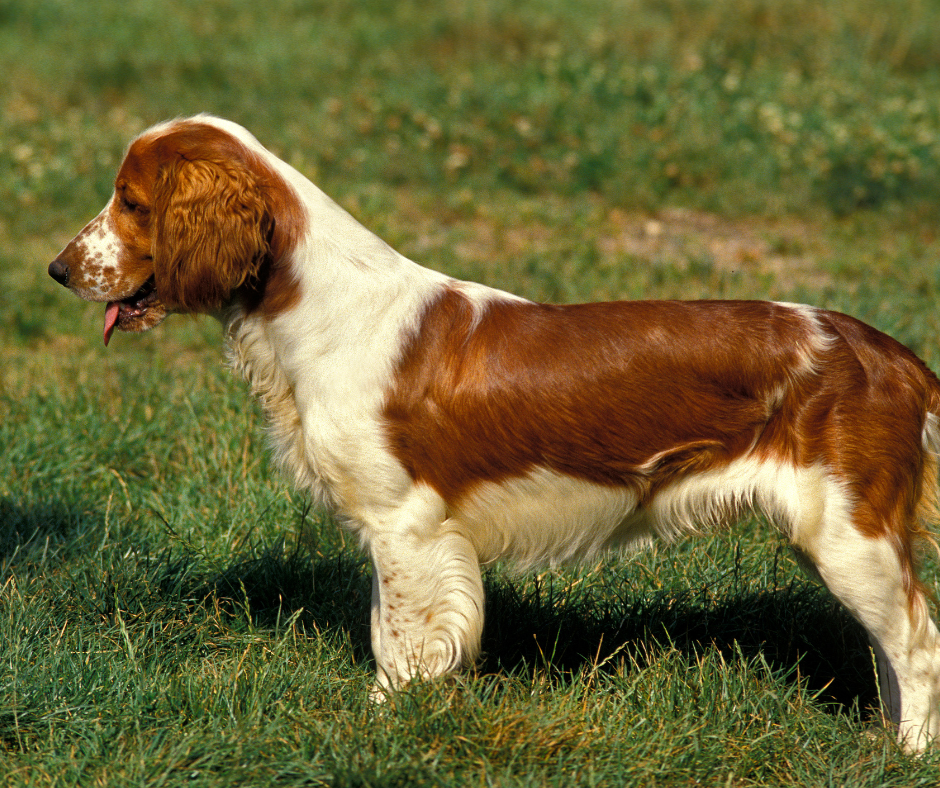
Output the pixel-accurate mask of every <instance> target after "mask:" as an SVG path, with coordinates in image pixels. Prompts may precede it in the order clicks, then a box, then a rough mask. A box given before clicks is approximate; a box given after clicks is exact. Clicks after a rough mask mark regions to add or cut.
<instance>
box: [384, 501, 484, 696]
mask: <svg viewBox="0 0 940 788" xmlns="http://www.w3.org/2000/svg"><path fill="white" fill-rule="evenodd" d="M453 525H454V524H453V523H452V522H451V521H448V520H445V521H443V522H437V523H434V524H433V525H432V524H429V523H414V522H400V523H398V524H397V527H394V528H391V529H389V528H388V527H386V528H384V529H383V532H382V533H381V534H377V535H376V536H375V538H373V539H372V540H371V541H370V545H369V549H370V553H371V557H372V650H373V653H374V654H375V661H376V664H377V669H378V672H377V677H376V687H375V692H374V693H373V697H375V698H376V699H381V698H382V697H383V696H384V694H385V693H386V692H387V691H388V690H390V689H394V688H396V687H399V686H401V685H403V684H406V683H407V682H408V681H409V680H410V679H411V678H413V677H414V676H418V675H420V676H424V677H434V676H440V675H443V674H445V673H448V672H449V671H452V670H455V669H457V668H459V667H461V666H462V665H467V664H470V663H472V662H473V661H474V659H476V657H477V654H478V653H479V650H480V634H481V632H482V629H483V581H482V578H481V575H480V564H479V560H478V558H477V554H476V550H475V549H474V547H473V545H472V544H471V543H470V541H469V540H468V539H467V538H466V537H465V536H464V535H463V534H462V533H460V531H459V530H458V529H457V528H455V527H453Z"/></svg>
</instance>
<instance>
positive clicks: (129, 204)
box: [121, 196, 150, 215]
mask: <svg viewBox="0 0 940 788" xmlns="http://www.w3.org/2000/svg"><path fill="white" fill-rule="evenodd" d="M121 207H122V208H123V209H124V210H125V211H127V212H128V213H137V214H140V215H145V214H147V213H149V210H150V209H149V208H146V207H145V206H143V205H141V204H140V203H136V202H134V201H133V200H129V199H127V197H126V196H122V197H121Z"/></svg>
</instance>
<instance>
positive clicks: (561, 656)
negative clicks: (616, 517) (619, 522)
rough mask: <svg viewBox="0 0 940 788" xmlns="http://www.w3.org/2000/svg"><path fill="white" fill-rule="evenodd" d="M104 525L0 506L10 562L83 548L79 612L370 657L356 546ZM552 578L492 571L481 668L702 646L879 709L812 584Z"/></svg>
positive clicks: (592, 660) (639, 659)
mask: <svg viewBox="0 0 940 788" xmlns="http://www.w3.org/2000/svg"><path fill="white" fill-rule="evenodd" d="M95 521H97V522H95ZM101 523H102V516H101V514H100V513H97V514H96V513H95V512H88V511H87V510H83V511H81V512H80V513H79V512H78V509H77V508H73V507H69V506H57V505H50V506H48V507H38V508H34V509H31V510H29V511H24V510H22V509H18V508H17V507H16V506H15V505H14V504H13V503H12V502H10V501H9V500H7V499H3V500H0V565H8V564H9V562H10V561H13V560H15V561H20V560H22V559H23V558H24V557H26V556H27V554H30V553H31V554H32V557H33V558H35V559H37V560H38V558H39V556H40V555H42V554H43V550H45V549H47V546H48V545H49V544H52V545H53V546H55V545H63V544H66V545H68V544H69V543H71V545H73V546H72V547H69V546H66V547H65V548H64V550H63V552H65V553H68V552H71V551H73V550H74V551H75V552H76V553H77V558H76V561H77V562H79V563H75V564H74V565H72V564H71V562H69V561H66V562H65V566H64V567H63V568H64V569H65V575H66V576H67V578H68V579H65V578H64V577H60V580H59V581H57V582H60V583H65V585H67V586H68V587H67V588H66V587H65V586H60V587H59V589H58V591H59V593H61V594H62V595H63V596H62V597H61V598H62V599H63V604H67V605H68V606H70V607H71V608H72V609H73V610H74V609H75V607H78V608H81V609H83V610H84V612H85V614H86V615H90V616H93V617H98V616H103V617H107V618H110V617H112V616H113V615H114V613H115V611H117V610H119V611H121V612H122V614H123V615H124V617H125V618H127V619H128V620H130V619H131V618H134V617H140V618H141V619H147V618H150V617H153V616H155V615H159V616H166V615H169V616H171V617H174V618H180V619H181V620H182V619H187V618H188V617H189V616H190V615H191V612H187V611H192V609H193V606H196V607H202V608H217V609H218V610H220V611H221V612H222V613H223V615H225V616H226V617H227V618H229V620H231V621H233V622H234V621H237V620H241V621H244V620H245V619H246V614H247V616H249V617H250V619H251V621H252V623H253V624H254V625H255V626H258V627H261V628H270V629H277V628H278V627H279V626H282V625H283V624H284V622H287V621H288V620H292V621H293V623H294V624H295V625H296V626H298V627H299V629H300V630H301V631H302V632H306V633H307V634H308V635H309V636H311V637H313V636H315V633H316V632H318V631H319V632H325V631H334V632H341V633H343V634H344V636H345V638H346V639H347V642H348V643H349V647H350V648H352V649H353V652H354V654H353V656H354V659H355V661H356V662H357V663H361V662H362V661H367V660H371V651H370V645H369V629H368V621H369V612H368V611H369V601H370V596H371V585H370V582H371V578H370V570H369V567H368V562H367V560H366V559H365V558H364V557H363V556H362V555H361V554H360V553H358V552H357V551H354V550H346V551H342V552H333V553H328V554H326V555H322V554H316V553H315V554H311V552H309V551H308V549H307V548H305V547H303V546H301V545H300V544H295V545H289V544H287V543H285V542H274V543H270V544H264V543H263V542H260V541H256V542H250V541H246V542H245V543H243V544H242V546H241V548H239V550H237V551H236V553H235V555H234V556H233V557H231V558H230V559H226V560H224V561H223V562H221V563H219V562H217V561H213V560H210V559H208V558H206V557H205V556H204V555H202V554H201V553H199V551H197V550H195V549H194V548H192V547H191V546H189V545H182V546H177V547H173V548H167V547H165V543H162V544H161V546H159V547H156V548H155V549H153V550H151V549H150V546H147V545H137V546H136V549H134V550H127V549H126V545H125V546H124V547H117V546H116V545H110V546H109V547H107V548H104V549H97V550H94V551H89V550H88V546H89V544H90V542H94V541H95V538H94V535H95V534H96V533H98V532H99V531H100V530H101V527H102V526H101ZM83 537H84V538H83ZM169 541H171V542H172V541H173V540H172V539H170V540H169ZM55 549H59V548H55ZM64 557H65V556H63V555H62V554H61V553H60V555H59V558H60V559H61V558H64ZM27 560H30V559H29V558H28V559H27ZM611 560H616V559H611ZM546 577H547V579H543V580H539V581H536V582H535V583H534V585H533V583H532V582H529V583H523V582H513V581H511V580H509V579H506V578H505V577H504V576H502V575H500V574H498V573H496V572H488V573H487V574H486V576H485V578H484V584H485V588H486V611H485V612H486V625H485V629H484V636H483V658H482V660H481V662H480V664H479V671H480V672H481V673H506V672H511V673H517V674H522V675H526V674H535V673H537V672H539V671H542V670H545V669H549V670H551V671H553V672H556V673H561V674H570V675H576V674H577V673H578V672H579V671H581V670H583V669H584V668H586V667H589V666H591V665H594V664H598V663H602V662H604V660H605V659H606V658H607V657H609V656H611V655H613V654H616V659H614V660H611V661H610V663H609V664H608V666H607V667H608V668H609V669H613V667H614V666H615V665H616V664H617V663H618V661H619V660H620V659H621V657H623V658H626V659H627V664H631V663H632V664H635V665H638V666H640V667H642V666H643V665H644V663H645V662H646V661H648V660H649V659H650V656H649V655H651V654H652V655H655V654H657V653H662V651H663V650H664V649H670V648H671V649H676V650H678V651H679V652H680V653H682V654H685V655H686V656H687V658H688V660H689V664H690V666H691V665H692V664H693V663H694V661H695V659H696V658H697V656H698V655H699V654H701V653H703V652H705V651H707V650H710V649H718V650H720V651H721V653H722V654H723V655H724V656H725V657H726V658H727V659H728V661H729V662H734V661H735V660H738V659H740V658H741V657H743V658H745V659H749V658H751V657H753V656H755V655H757V654H762V655H763V658H764V659H765V660H766V662H767V664H768V665H769V666H770V667H771V669H774V670H780V671H782V672H784V673H786V672H791V673H792V675H793V676H794V680H797V678H796V677H797V676H799V679H800V680H803V681H805V682H806V685H807V687H808V688H809V690H810V691H811V692H813V693H818V698H819V700H820V701H822V702H823V703H831V704H834V706H837V707H845V708H852V707H856V708H859V709H866V708H869V707H871V706H874V705H875V703H876V700H877V698H876V694H875V682H874V676H873V672H872V664H871V657H870V652H869V650H868V644H867V640H866V638H865V635H864V633H863V631H862V630H861V628H860V627H859V626H858V625H857V624H856V623H855V622H854V621H853V620H852V619H851V618H850V617H849V615H848V614H847V613H846V612H845V611H844V610H843V609H842V608H841V607H840V606H839V605H838V604H837V603H836V602H835V601H834V600H833V599H832V598H831V597H830V596H829V595H828V594H827V592H825V591H824V590H823V589H821V588H819V587H817V586H815V585H813V584H811V583H809V582H806V581H801V580H796V581H793V582H792V583H790V584H789V585H787V586H785V587H783V588H778V589H776V590H766V591H763V590H759V591H753V590H748V591H738V590H735V588H733V587H730V586H729V587H727V588H712V589H705V588H703V589H695V588H689V589H688V590H680V591H678V592H676V591H670V592H662V591H657V592H652V593H651V592H649V591H643V592H638V593H636V594H634V593H633V592H632V590H631V589H628V588H622V587H621V588H616V587H612V586H604V585H600V586H594V587H592V588H591V589H589V590H588V591H578V592H570V591H567V590H564V589H565V588H566V586H565V583H564V581H563V580H562V579H560V578H559V579H557V580H555V579H553V576H552V575H548V576H546ZM621 583H623V581H621ZM128 614H130V615H128ZM796 668H798V671H797V670H795V669H796Z"/></svg>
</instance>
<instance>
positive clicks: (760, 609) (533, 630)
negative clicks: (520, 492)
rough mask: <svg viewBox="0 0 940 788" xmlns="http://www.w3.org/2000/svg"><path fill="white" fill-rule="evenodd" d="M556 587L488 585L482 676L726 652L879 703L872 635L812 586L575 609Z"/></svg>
mask: <svg viewBox="0 0 940 788" xmlns="http://www.w3.org/2000/svg"><path fill="white" fill-rule="evenodd" d="M551 585H552V583H551V581H550V580H549V581H547V582H544V583H542V584H541V587H539V586H538V585H537V586H536V590H535V591H534V592H531V593H529V594H527V595H524V596H523V595H521V594H520V592H519V591H518V590H517V588H516V586H514V585H512V584H511V583H508V582H505V581H491V582H490V583H488V588H487V604H486V613H487V620H486V621H487V623H486V630H485V632H484V642H483V649H484V659H483V661H482V663H481V666H480V668H481V670H482V671H484V672H491V671H499V670H507V671H522V672H523V673H526V672H530V671H535V670H539V669H543V668H545V667H546V664H548V665H550V666H551V669H552V670H554V671H559V672H561V673H570V674H575V673H577V672H579V671H581V670H582V669H584V668H585V667H588V666H590V665H595V664H603V663H604V662H605V660H607V659H608V658H609V657H611V656H612V655H613V656H614V657H615V658H614V659H613V660H610V662H609V664H608V665H607V669H613V668H614V666H616V665H617V664H618V663H619V662H620V660H622V659H624V658H626V659H627V664H631V663H632V664H635V665H637V666H639V667H641V668H642V667H645V666H646V665H647V664H648V663H649V661H650V660H651V659H654V658H655V655H656V654H657V653H662V652H663V650H666V649H676V650H678V651H679V652H680V653H682V654H684V655H685V656H686V658H687V659H688V661H689V664H690V667H691V666H692V663H694V661H695V660H696V658H697V657H698V656H699V655H700V654H702V653H703V652H705V651H707V650H710V649H718V650H719V651H720V652H721V653H722V655H723V656H724V657H725V658H726V659H727V660H728V662H731V663H733V662H735V661H738V660H740V659H741V658H742V657H743V658H745V659H750V658H751V657H754V656H756V655H757V654H762V655H763V658H764V660H765V661H766V663H767V664H768V666H769V667H770V668H771V669H772V670H774V671H778V670H779V671H781V672H782V673H788V672H789V673H791V674H792V675H793V677H794V680H797V677H799V680H802V681H804V682H805V683H806V686H807V688H808V689H809V690H810V691H811V692H812V693H813V694H817V693H818V699H819V701H820V702H822V703H824V704H833V705H836V706H843V707H846V708H852V707H857V708H859V709H867V708H869V707H870V706H872V707H873V706H875V705H876V704H877V694H876V687H875V678H874V674H873V669H872V661H871V655H870V651H869V647H868V640H867V638H866V636H865V633H864V631H863V630H862V628H861V626H859V625H858V624H857V623H856V622H855V621H854V620H853V619H852V618H851V616H849V614H848V613H847V612H846V611H845V610H844V609H843V608H842V607H841V606H840V605H839V604H838V603H837V602H836V601H835V600H834V599H833V598H832V597H830V596H829V594H828V592H827V591H825V590H824V589H822V588H821V587H818V586H816V585H814V584H812V583H810V582H809V581H794V582H793V583H791V584H790V585H789V586H786V587H784V588H780V589H776V590H767V591H747V592H736V591H733V590H728V592H727V593H722V592H721V591H717V592H716V591H705V590H696V589H688V590H685V591H679V592H676V591H670V592H668V593H667V592H657V593H655V594H649V593H646V594H643V595H641V596H639V597H637V598H631V596H630V594H629V592H624V593H623V595H622V596H621V597H616V596H613V597H611V596H603V597H598V598H596V599H594V600H592V599H587V600H585V599H578V600H574V601H571V602H570V603H567V602H566V601H565V600H564V598H562V599H560V600H559V598H558V595H556V594H555V593H554V591H553V589H552V588H551ZM617 591H619V590H615V592H617ZM562 596H563V595H562ZM797 668H798V670H797Z"/></svg>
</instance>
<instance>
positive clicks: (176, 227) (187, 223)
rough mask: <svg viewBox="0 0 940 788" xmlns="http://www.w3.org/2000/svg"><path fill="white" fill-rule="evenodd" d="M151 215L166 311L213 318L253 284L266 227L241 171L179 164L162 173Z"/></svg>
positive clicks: (265, 247) (252, 184)
mask: <svg viewBox="0 0 940 788" xmlns="http://www.w3.org/2000/svg"><path fill="white" fill-rule="evenodd" d="M154 209H155V210H154V236H153V261H154V275H155V276H154V278H155V282H156V286H157V293H158V295H159V296H160V300H161V301H163V303H164V304H166V306H167V307H169V308H171V309H180V310H184V311H187V312H212V311H214V310H216V309H218V308H219V307H221V306H223V305H224V304H225V303H226V302H227V301H228V300H229V299H230V297H231V295H232V292H233V291H234V290H236V289H237V288H239V287H241V286H242V285H244V284H245V283H246V282H250V280H252V279H255V278H257V277H258V275H259V272H260V268H261V264H262V262H263V261H264V259H265V257H266V256H267V255H268V252H269V243H268V238H269V235H270V232H269V230H270V224H271V220H270V217H269V215H268V211H267V208H266V201H265V197H264V194H263V192H262V189H261V187H260V185H259V183H258V181H257V178H256V177H255V175H254V173H252V172H251V170H250V169H249V168H248V167H246V166H245V165H244V164H243V163H241V162H239V161H237V160H236V161H232V160H225V159H222V160H207V159H196V160H190V159H186V158H182V157H181V158H177V159H176V160H175V161H173V162H171V163H169V164H167V165H166V166H165V167H164V168H163V169H162V171H161V172H160V175H159V177H158V180H157V183H156V189H155V194H154Z"/></svg>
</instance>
